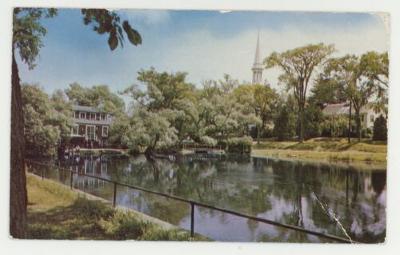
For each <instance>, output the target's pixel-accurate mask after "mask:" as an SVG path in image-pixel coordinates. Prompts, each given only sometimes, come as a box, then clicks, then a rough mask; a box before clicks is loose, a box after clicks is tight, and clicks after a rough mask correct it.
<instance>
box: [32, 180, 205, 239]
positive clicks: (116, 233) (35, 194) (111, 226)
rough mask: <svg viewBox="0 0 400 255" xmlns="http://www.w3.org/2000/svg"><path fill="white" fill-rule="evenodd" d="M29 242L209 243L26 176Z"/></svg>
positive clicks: (99, 201)
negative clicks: (170, 241) (125, 241)
mask: <svg viewBox="0 0 400 255" xmlns="http://www.w3.org/2000/svg"><path fill="white" fill-rule="evenodd" d="M27 188H28V233H27V238H28V239H88V240H128V239H129V240H131V239H132V240H179V241H194V240H207V239H206V238H204V237H201V236H198V235H196V236H195V237H194V238H192V237H190V234H189V233H188V232H187V231H185V230H182V229H178V228H168V229H166V228H163V227H161V226H159V225H157V224H155V223H153V222H149V221H146V220H142V219H140V217H138V214H137V213H135V212H133V211H130V210H122V209H114V208H112V207H111V206H110V204H109V203H106V202H105V201H103V200H100V199H98V200H94V199H88V198H87V197H86V196H85V195H84V194H82V193H79V192H75V191H71V190H70V189H69V188H68V187H65V186H63V185H61V184H58V183H55V182H52V181H49V180H41V179H40V178H38V177H37V176H34V175H32V174H27Z"/></svg>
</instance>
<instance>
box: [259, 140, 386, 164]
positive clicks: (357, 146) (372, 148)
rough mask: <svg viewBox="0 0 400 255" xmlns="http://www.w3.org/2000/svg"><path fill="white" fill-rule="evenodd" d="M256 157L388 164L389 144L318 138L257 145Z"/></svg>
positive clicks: (268, 142) (267, 142)
mask: <svg viewBox="0 0 400 255" xmlns="http://www.w3.org/2000/svg"><path fill="white" fill-rule="evenodd" d="M252 155H254V156H269V157H279V158H291V159H293V158H296V159H306V160H319V161H321V160H322V161H331V162H332V161H335V162H336V161H341V162H365V163H373V164H386V155H387V145H386V143H385V142H383V141H375V142H374V141H370V140H369V139H364V140H363V141H361V142H358V139H353V140H351V142H350V143H348V141H347V139H344V138H342V139H340V138H339V139H327V138H315V139H309V140H307V141H304V142H303V143H299V142H297V141H284V142H281V141H263V142H260V143H259V144H256V143H255V144H254V145H253V151H252Z"/></svg>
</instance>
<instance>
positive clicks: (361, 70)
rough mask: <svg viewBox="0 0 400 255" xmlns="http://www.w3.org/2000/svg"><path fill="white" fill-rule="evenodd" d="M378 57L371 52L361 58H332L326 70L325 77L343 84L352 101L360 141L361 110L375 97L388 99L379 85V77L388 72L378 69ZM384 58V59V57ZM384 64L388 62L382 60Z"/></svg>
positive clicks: (348, 56)
mask: <svg viewBox="0 0 400 255" xmlns="http://www.w3.org/2000/svg"><path fill="white" fill-rule="evenodd" d="M378 56H379V55H378V54H377V53H373V52H369V53H366V54H363V55H362V56H360V57H359V56H355V55H346V56H344V57H339V58H332V59H330V60H329V61H328V64H327V65H326V67H325V70H324V75H325V77H326V78H327V79H332V80H334V81H335V82H337V83H339V84H341V85H342V86H343V90H344V91H345V94H346V96H347V98H348V100H349V101H351V103H352V106H353V108H354V112H355V119H356V129H357V136H358V138H359V139H361V136H362V133H361V132H362V127H361V115H360V111H361V108H362V107H364V106H366V105H367V104H368V103H369V102H370V100H372V99H373V97H374V96H380V97H382V96H383V97H384V98H385V97H386V96H384V95H385V94H386V90H385V89H384V88H382V86H380V85H379V84H378V83H380V81H381V79H380V78H377V77H380V76H381V73H383V74H382V75H383V76H385V75H387V72H386V71H384V70H381V69H377V68H376V66H375V64H376V62H377V61H378V60H377V58H378ZM382 58H384V55H383V57H382ZM382 62H386V61H384V60H382ZM383 68H384V67H383ZM384 69H385V68H384ZM374 72H375V73H374ZM382 79H383V78H382ZM378 101H379V100H378Z"/></svg>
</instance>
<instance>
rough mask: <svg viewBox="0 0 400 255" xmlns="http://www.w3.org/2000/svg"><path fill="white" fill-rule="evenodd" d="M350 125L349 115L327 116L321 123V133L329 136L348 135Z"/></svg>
mask: <svg viewBox="0 0 400 255" xmlns="http://www.w3.org/2000/svg"><path fill="white" fill-rule="evenodd" d="M348 126H349V120H348V117H346V116H344V115H340V116H329V117H325V118H324V119H323V121H322V123H321V129H322V130H321V134H322V136H328V137H346V136H347V135H348V133H347V132H348V128H349V127H348Z"/></svg>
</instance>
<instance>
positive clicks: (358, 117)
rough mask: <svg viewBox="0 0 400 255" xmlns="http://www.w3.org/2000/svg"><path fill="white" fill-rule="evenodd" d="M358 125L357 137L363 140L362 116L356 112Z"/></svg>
mask: <svg viewBox="0 0 400 255" xmlns="http://www.w3.org/2000/svg"><path fill="white" fill-rule="evenodd" d="M356 127H357V137H358V141H359V142H360V141H361V116H360V113H359V112H356Z"/></svg>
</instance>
